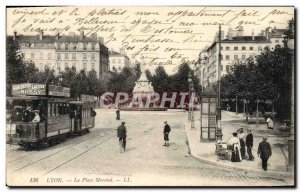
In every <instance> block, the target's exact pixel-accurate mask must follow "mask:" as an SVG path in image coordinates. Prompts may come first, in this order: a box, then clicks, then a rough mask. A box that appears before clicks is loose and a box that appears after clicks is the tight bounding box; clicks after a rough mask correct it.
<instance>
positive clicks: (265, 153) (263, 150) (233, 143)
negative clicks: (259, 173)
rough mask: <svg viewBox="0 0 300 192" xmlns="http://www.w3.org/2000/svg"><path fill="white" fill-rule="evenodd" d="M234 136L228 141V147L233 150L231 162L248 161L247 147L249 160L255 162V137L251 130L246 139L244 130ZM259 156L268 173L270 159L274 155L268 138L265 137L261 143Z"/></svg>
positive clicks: (248, 131) (258, 151)
mask: <svg viewBox="0 0 300 192" xmlns="http://www.w3.org/2000/svg"><path fill="white" fill-rule="evenodd" d="M232 135H233V137H231V138H230V139H229V141H228V146H229V147H230V148H231V161H232V162H241V161H242V160H243V159H246V147H247V154H248V160H249V161H254V156H253V154H252V148H253V135H252V132H251V130H250V129H248V130H247V136H246V139H245V134H244V133H243V129H240V131H238V132H234V133H233V134H232ZM257 155H258V157H260V158H261V159H262V168H263V169H264V170H265V171H266V170H267V165H268V159H269V158H270V157H271V155H272V150H271V146H270V144H269V143H268V142H267V137H263V141H262V142H260V143H259V146H258V150H257Z"/></svg>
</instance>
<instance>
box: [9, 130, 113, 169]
mask: <svg viewBox="0 0 300 192" xmlns="http://www.w3.org/2000/svg"><path fill="white" fill-rule="evenodd" d="M113 129H114V128H112V130H113ZM110 131H111V130H110ZM106 132H107V131H106ZM102 136H103V135H102V133H101V134H100V136H95V137H92V138H89V139H95V138H96V139H97V138H100V137H102ZM87 141H89V140H82V141H80V142H78V143H75V144H73V145H70V146H68V147H65V148H63V149H62V150H64V149H67V148H70V147H73V146H76V145H78V144H81V143H84V142H87ZM48 149H49V148H48ZM62 150H61V151H62ZM16 151H17V150H16ZM30 152H31V153H30V154H27V155H24V156H21V157H19V158H17V159H14V160H11V161H7V162H6V163H7V164H9V163H12V162H15V161H18V160H21V159H23V158H26V157H28V156H31V155H34V154H36V153H39V152H42V150H39V151H30Z"/></svg>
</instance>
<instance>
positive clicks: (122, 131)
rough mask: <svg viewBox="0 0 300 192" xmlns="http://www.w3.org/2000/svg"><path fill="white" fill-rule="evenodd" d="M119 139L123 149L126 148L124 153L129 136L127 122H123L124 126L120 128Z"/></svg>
mask: <svg viewBox="0 0 300 192" xmlns="http://www.w3.org/2000/svg"><path fill="white" fill-rule="evenodd" d="M117 131H118V138H119V142H122V147H123V148H124V151H125V149H126V136H127V130H126V127H125V122H122V124H121V125H120V126H119V127H118V130H117Z"/></svg>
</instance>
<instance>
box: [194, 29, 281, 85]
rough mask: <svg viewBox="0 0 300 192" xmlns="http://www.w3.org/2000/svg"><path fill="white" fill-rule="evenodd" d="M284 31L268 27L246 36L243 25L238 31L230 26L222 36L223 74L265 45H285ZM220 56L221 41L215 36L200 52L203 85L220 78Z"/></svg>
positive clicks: (199, 69) (252, 55)
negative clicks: (256, 33) (257, 33)
mask: <svg viewBox="0 0 300 192" xmlns="http://www.w3.org/2000/svg"><path fill="white" fill-rule="evenodd" d="M284 31H285V30H282V29H271V28H267V30H266V31H262V32H261V34H259V35H258V36H255V35H254V33H253V32H252V35H251V36H244V34H243V32H244V31H243V28H242V27H240V28H239V29H238V30H237V31H234V30H232V29H231V28H230V29H229V31H228V35H227V38H224V37H221V66H220V68H221V69H220V70H221V76H224V75H225V74H227V73H228V72H229V70H230V66H232V65H233V64H234V63H235V62H236V61H245V60H246V59H247V58H249V57H254V56H256V55H259V54H260V53H261V52H262V51H263V49H264V48H265V47H269V48H270V49H274V48H275V46H276V45H278V44H279V45H283V39H284ZM222 36H223V35H222ZM218 57H219V42H218V38H215V40H214V42H213V43H212V44H211V45H210V46H209V47H208V48H207V49H204V50H203V51H201V53H200V54H199V61H198V64H200V67H198V72H197V73H198V77H199V78H200V83H201V85H202V86H204V87H206V86H207V84H208V82H209V83H215V82H216V81H217V80H218V70H219V65H218Z"/></svg>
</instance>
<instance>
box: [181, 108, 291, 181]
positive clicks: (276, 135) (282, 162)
mask: <svg viewBox="0 0 300 192" xmlns="http://www.w3.org/2000/svg"><path fill="white" fill-rule="evenodd" d="M243 119H244V118H243V117H242V116H241V115H240V114H239V115H235V114H234V113H232V112H227V111H222V122H221V127H222V133H223V139H222V140H223V141H228V140H229V138H230V137H231V136H232V133H233V132H235V131H236V130H238V129H239V128H244V133H245V134H246V129H248V128H250V129H251V130H252V134H253V137H254V143H253V145H254V146H253V151H252V153H253V155H254V157H255V159H254V161H247V160H243V161H242V162H231V161H230V160H222V159H219V157H218V156H217V155H216V154H215V141H211V142H207V141H202V142H200V119H199V118H197V119H195V127H196V128H194V129H191V124H190V123H185V129H186V132H187V138H188V142H189V148H190V152H191V155H192V156H194V157H196V158H198V159H200V160H202V161H205V162H207V163H211V164H215V165H218V166H224V167H230V168H234V169H239V170H243V171H246V172H253V173H258V174H261V175H266V176H273V177H278V178H282V177H290V176H292V173H290V172H287V171H286V158H287V155H288V152H287V139H288V134H287V133H281V132H280V131H279V129H278V128H275V129H274V130H269V129H267V128H266V124H259V125H258V127H257V126H256V125H255V124H246V123H245V122H243ZM263 136H267V137H268V142H269V143H270V144H271V147H272V156H271V158H270V159H269V161H268V171H263V170H262V168H261V159H260V158H259V157H257V148H258V144H259V142H261V141H262V137H263Z"/></svg>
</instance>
